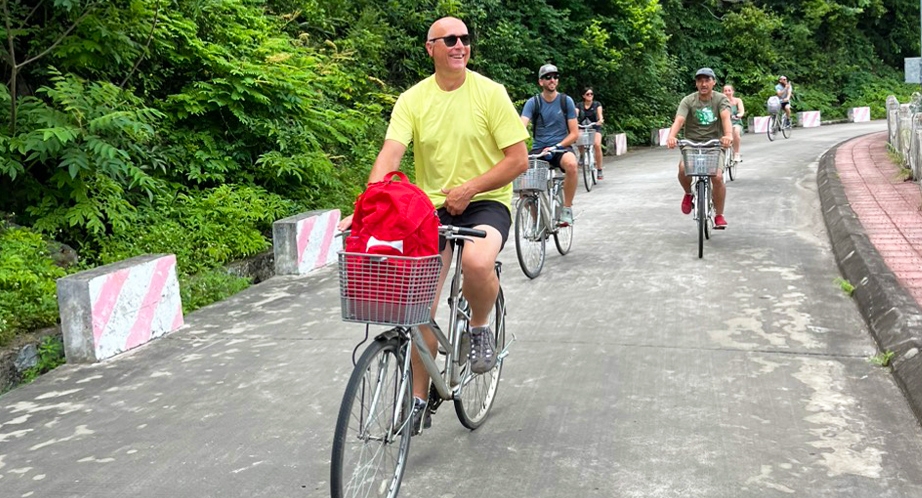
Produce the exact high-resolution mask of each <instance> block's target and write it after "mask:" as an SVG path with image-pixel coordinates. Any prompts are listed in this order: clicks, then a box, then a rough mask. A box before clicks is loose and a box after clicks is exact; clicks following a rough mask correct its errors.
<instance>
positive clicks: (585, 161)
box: [579, 147, 595, 192]
mask: <svg viewBox="0 0 922 498" xmlns="http://www.w3.org/2000/svg"><path fill="white" fill-rule="evenodd" d="M589 158H590V156H589V152H588V151H587V150H586V148H585V147H584V148H583V152H582V153H581V154H580V155H579V169H580V171H582V173H583V185H585V187H586V192H592V169H591V168H594V167H595V166H593V165H592V164H591V163H590V161H589Z"/></svg>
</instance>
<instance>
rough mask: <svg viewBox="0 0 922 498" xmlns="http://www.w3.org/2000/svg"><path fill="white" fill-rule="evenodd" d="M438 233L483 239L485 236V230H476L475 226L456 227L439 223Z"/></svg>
mask: <svg viewBox="0 0 922 498" xmlns="http://www.w3.org/2000/svg"><path fill="white" fill-rule="evenodd" d="M439 235H442V236H447V237H449V238H451V237H453V236H454V237H477V238H480V239H484V238H486V237H487V232H485V231H483V230H477V229H476V228H464V227H456V226H452V225H439Z"/></svg>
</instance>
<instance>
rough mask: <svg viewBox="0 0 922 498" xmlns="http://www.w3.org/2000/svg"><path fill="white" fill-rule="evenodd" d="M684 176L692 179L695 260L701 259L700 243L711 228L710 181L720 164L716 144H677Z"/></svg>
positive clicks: (702, 243)
mask: <svg viewBox="0 0 922 498" xmlns="http://www.w3.org/2000/svg"><path fill="white" fill-rule="evenodd" d="M678 145H679V149H680V150H681V151H682V161H683V162H684V163H685V176H689V177H691V178H692V195H693V196H694V198H693V200H692V214H693V219H694V220H695V222H696V223H697V225H698V257H699V258H703V257H704V240H705V239H710V238H711V230H712V229H713V228H714V193H713V190H714V188H713V186H712V185H711V177H712V176H716V175H717V170H718V164H719V161H720V152H721V145H720V140H717V139H714V140H708V141H707V142H692V141H690V140H679V142H678Z"/></svg>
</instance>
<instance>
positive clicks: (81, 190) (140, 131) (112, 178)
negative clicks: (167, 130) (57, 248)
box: [0, 69, 165, 234]
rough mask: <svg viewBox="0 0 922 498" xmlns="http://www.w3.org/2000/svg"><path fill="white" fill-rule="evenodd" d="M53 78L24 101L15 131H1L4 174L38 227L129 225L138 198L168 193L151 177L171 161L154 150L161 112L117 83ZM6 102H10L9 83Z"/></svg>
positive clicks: (0, 90) (1, 91)
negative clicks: (157, 124) (147, 105)
mask: <svg viewBox="0 0 922 498" xmlns="http://www.w3.org/2000/svg"><path fill="white" fill-rule="evenodd" d="M51 73H52V75H53V76H52V78H51V82H52V85H51V86H43V87H41V88H39V89H38V90H37V92H36V93H37V94H38V96H36V97H21V98H20V103H19V113H18V116H17V122H16V126H15V130H16V132H15V133H14V134H12V135H9V134H4V133H0V151H2V153H0V157H2V158H3V159H2V160H0V176H6V177H8V178H9V180H10V181H11V182H12V185H13V186H14V187H18V188H17V189H16V191H17V195H18V196H20V198H21V200H24V201H25V202H26V203H28V204H31V205H30V206H29V207H28V209H27V212H28V213H29V214H30V215H32V217H33V219H34V226H35V227H36V228H38V229H41V230H44V231H48V232H54V231H57V230H60V229H66V228H68V227H75V226H76V227H82V228H85V229H86V230H87V231H89V232H91V233H96V234H102V233H105V232H106V231H107V230H108V229H111V228H112V227H124V226H127V225H128V223H129V222H130V220H131V215H132V213H133V209H134V208H133V207H132V204H133V203H132V202H131V198H132V196H135V197H139V196H145V197H148V198H153V197H154V196H155V194H156V193H157V191H158V190H160V189H161V188H162V185H161V183H160V182H158V180H156V179H155V177H154V176H152V174H151V173H152V169H155V168H162V167H163V165H164V164H165V160H164V158H163V157H158V154H157V150H156V149H155V148H152V147H151V146H152V145H155V144H156V141H157V137H156V134H155V132H154V130H155V128H154V127H155V125H156V123H157V121H158V120H160V119H161V118H162V117H163V114H162V113H160V112H159V111H157V110H155V109H152V108H149V107H145V106H144V105H143V104H142V103H141V101H140V99H138V98H137V97H135V96H133V95H131V94H130V93H127V92H124V91H123V90H121V89H119V88H118V87H117V86H115V85H113V84H111V83H105V82H86V81H84V80H82V79H80V78H78V77H76V76H74V75H63V74H61V73H59V72H57V71H55V70H54V69H51ZM39 96H44V97H45V98H40V97H39ZM0 102H2V103H5V104H9V102H10V94H9V91H8V89H7V88H6V87H5V86H0ZM3 124H6V125H7V126H6V128H7V129H10V128H11V127H10V126H9V124H10V123H9V122H8V120H7V122H6V123H3Z"/></svg>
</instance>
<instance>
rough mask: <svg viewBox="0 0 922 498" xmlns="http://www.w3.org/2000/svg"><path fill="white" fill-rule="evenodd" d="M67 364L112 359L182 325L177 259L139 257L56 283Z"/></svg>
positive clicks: (168, 255) (153, 256) (171, 257)
mask: <svg viewBox="0 0 922 498" xmlns="http://www.w3.org/2000/svg"><path fill="white" fill-rule="evenodd" d="M57 287H58V307H59V309H60V313H61V330H62V332H63V336H64V354H65V356H66V358H67V362H68V363H93V362H98V361H102V360H104V359H106V358H111V357H112V356H115V355H117V354H119V353H122V352H125V351H128V350H129V349H132V348H135V347H137V346H140V345H142V344H145V343H147V342H149V341H150V340H152V339H155V338H157V337H160V336H163V335H166V334H168V333H170V332H172V331H174V330H176V329H178V328H179V327H181V326H182V325H183V313H182V300H181V298H180V295H179V281H178V279H177V277H176V256H175V255H173V254H154V255H146V256H137V257H134V258H130V259H126V260H124V261H119V262H117V263H112V264H108V265H105V266H100V267H97V268H93V269H91V270H87V271H82V272H80V273H75V274H73V275H69V276H67V277H64V278H61V279H59V280H58V284H57Z"/></svg>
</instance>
